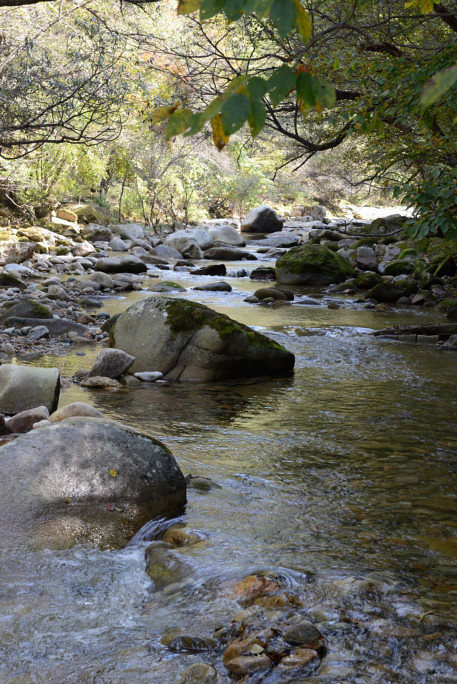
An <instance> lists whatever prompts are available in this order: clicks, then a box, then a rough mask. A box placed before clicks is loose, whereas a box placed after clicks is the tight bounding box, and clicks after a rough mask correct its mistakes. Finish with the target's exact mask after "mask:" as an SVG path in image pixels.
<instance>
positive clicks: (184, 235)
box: [165, 228, 213, 254]
mask: <svg viewBox="0 0 457 684" xmlns="http://www.w3.org/2000/svg"><path fill="white" fill-rule="evenodd" d="M182 240H184V241H185V240H193V241H194V242H196V243H197V245H198V246H199V247H200V249H202V250H205V249H209V248H210V247H212V246H213V239H212V237H211V236H210V234H209V233H208V231H207V230H205V229H204V228H185V229H183V230H177V231H176V232H174V233H172V234H171V235H169V236H168V237H167V239H166V240H165V244H166V245H171V247H174V248H175V249H177V250H178V252H181V254H183V251H182V249H181V248H180V246H179V245H180V244H181V241H182Z"/></svg>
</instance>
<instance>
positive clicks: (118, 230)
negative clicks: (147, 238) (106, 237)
mask: <svg viewBox="0 0 457 684" xmlns="http://www.w3.org/2000/svg"><path fill="white" fill-rule="evenodd" d="M111 229H112V231H113V233H114V234H115V235H119V237H121V238H122V239H124V240H141V239H142V238H143V237H144V227H143V226H140V225H139V224H138V223H118V224H117V225H116V226H111Z"/></svg>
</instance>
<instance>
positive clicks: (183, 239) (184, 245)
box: [165, 230, 212, 259]
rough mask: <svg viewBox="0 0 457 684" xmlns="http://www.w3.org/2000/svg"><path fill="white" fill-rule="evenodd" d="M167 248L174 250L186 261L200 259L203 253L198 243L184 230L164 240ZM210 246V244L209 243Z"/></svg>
mask: <svg viewBox="0 0 457 684" xmlns="http://www.w3.org/2000/svg"><path fill="white" fill-rule="evenodd" d="M165 244H166V246H167V247H171V248H172V249H175V250H176V251H177V252H179V253H180V254H182V255H183V257H184V258H186V259H202V258H203V251H202V249H201V247H200V246H199V244H198V242H197V241H196V240H195V239H194V238H193V237H191V236H190V235H188V234H187V233H186V231H185V230H178V231H177V232H176V233H173V234H172V235H170V236H169V237H167V239H166V240H165ZM211 244H212V243H211Z"/></svg>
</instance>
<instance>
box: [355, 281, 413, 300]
mask: <svg viewBox="0 0 457 684" xmlns="http://www.w3.org/2000/svg"><path fill="white" fill-rule="evenodd" d="M414 292H417V283H416V282H415V281H414V280H412V279H410V278H403V279H401V280H398V281H392V282H382V283H379V284H378V285H375V286H374V287H372V288H371V289H370V290H368V292H367V293H366V297H367V298H369V299H376V300H377V301H378V302H385V303H388V304H390V303H394V302H396V301H398V300H399V299H400V297H408V296H409V295H411V294H413V293H414Z"/></svg>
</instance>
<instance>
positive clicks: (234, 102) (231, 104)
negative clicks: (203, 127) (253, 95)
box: [221, 93, 251, 135]
mask: <svg viewBox="0 0 457 684" xmlns="http://www.w3.org/2000/svg"><path fill="white" fill-rule="evenodd" d="M221 114H222V126H223V128H224V133H225V135H232V134H233V133H235V132H236V131H237V130H238V129H240V128H241V126H242V125H243V124H244V123H245V122H246V121H247V119H248V117H249V115H250V114H251V102H250V100H249V98H248V97H246V95H242V94H241V93H234V94H233V95H231V96H230V97H229V98H228V100H226V101H225V102H224V104H223V105H222V108H221Z"/></svg>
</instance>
